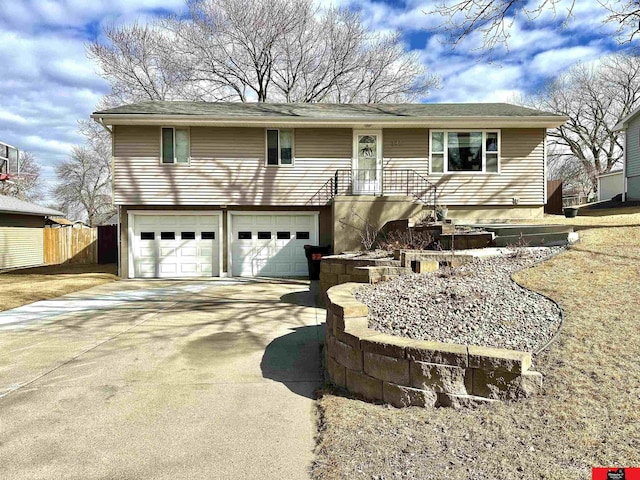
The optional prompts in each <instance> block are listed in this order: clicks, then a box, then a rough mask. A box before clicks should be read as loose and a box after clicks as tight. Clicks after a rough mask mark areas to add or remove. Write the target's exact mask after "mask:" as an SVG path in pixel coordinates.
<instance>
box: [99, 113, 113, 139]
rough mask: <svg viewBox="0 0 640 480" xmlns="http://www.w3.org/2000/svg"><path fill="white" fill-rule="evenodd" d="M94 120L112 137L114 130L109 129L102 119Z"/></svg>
mask: <svg viewBox="0 0 640 480" xmlns="http://www.w3.org/2000/svg"><path fill="white" fill-rule="evenodd" d="M94 120H95V121H96V123H98V124H99V125H100V126H101V127H102V128H104V129H105V130H106V131H107V132H109V134H110V135H112V134H113V130H112V129H110V128H109V127H107V126H106V125H105V124H104V121H103V120H102V117H100V118H94Z"/></svg>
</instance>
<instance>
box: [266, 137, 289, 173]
mask: <svg viewBox="0 0 640 480" xmlns="http://www.w3.org/2000/svg"><path fill="white" fill-rule="evenodd" d="M269 130H275V131H276V132H278V164H277V165H271V164H270V163H269V133H268V132H269ZM280 130H287V131H290V132H291V163H282V158H281V148H280ZM295 151H296V131H295V129H294V128H265V129H264V166H265V167H276V168H280V167H285V168H287V167H293V166H294V165H295V163H296V155H295Z"/></svg>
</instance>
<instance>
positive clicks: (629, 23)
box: [598, 0, 640, 43]
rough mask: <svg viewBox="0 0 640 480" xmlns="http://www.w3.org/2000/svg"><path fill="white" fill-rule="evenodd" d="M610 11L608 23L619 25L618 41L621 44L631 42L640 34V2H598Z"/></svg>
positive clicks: (622, 0)
mask: <svg viewBox="0 0 640 480" xmlns="http://www.w3.org/2000/svg"><path fill="white" fill-rule="evenodd" d="M598 1H599V2H600V4H601V5H603V6H604V7H605V8H606V9H607V10H608V11H609V16H608V17H607V19H606V21H607V22H608V23H614V24H618V30H617V32H616V33H617V35H618V40H619V41H620V42H621V43H628V42H631V41H632V40H633V39H634V38H635V36H636V35H638V34H640V2H638V0H609V1H607V2H602V1H600V0H598Z"/></svg>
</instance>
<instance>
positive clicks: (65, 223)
mask: <svg viewBox="0 0 640 480" xmlns="http://www.w3.org/2000/svg"><path fill="white" fill-rule="evenodd" d="M44 223H45V225H46V226H47V227H48V228H64V227H73V220H69V219H68V218H64V217H49V218H47V219H46V221H45V222H44Z"/></svg>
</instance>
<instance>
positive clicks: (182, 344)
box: [0, 279, 324, 479]
mask: <svg viewBox="0 0 640 480" xmlns="http://www.w3.org/2000/svg"><path fill="white" fill-rule="evenodd" d="M314 297H315V295H314V294H313V293H312V292H310V291H309V283H308V282H303V281H295V280H292V281H287V280H282V281H260V280H251V281H241V280H235V279H229V280H225V279H219V280H207V281H183V282H181V281H120V282H115V283H111V284H107V285H102V286H100V287H96V288H92V289H89V290H85V291H83V292H79V293H77V294H72V295H67V296H65V297H60V298H59V299H55V300H51V301H46V302H38V303H36V304H32V305H30V306H26V307H21V308H19V309H15V310H11V311H8V312H1V313H0V471H1V473H0V477H2V478H3V479H5V478H7V479H18V478H19V479H31V478H47V479H53V478H65V479H66V478H77V479H97V478H100V479H141V478H145V479H146V478H154V479H155V478H158V479H160V478H161V479H164V478H166V479H200V478H202V479H218V478H220V479H243V478H247V479H257V478H259V479H270V478H273V479H303V478H308V477H309V466H310V462H311V460H312V451H313V447H314V441H313V436H314V433H315V412H314V401H313V399H314V390H315V389H316V388H317V387H318V386H319V385H320V383H321V366H320V347H319V343H320V342H321V340H322V339H323V338H324V332H322V331H321V329H320V327H318V325H320V324H321V323H322V322H323V321H324V314H323V310H320V309H317V308H315V307H314V305H315V303H314Z"/></svg>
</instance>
